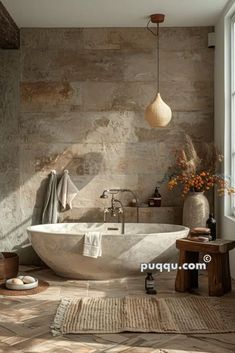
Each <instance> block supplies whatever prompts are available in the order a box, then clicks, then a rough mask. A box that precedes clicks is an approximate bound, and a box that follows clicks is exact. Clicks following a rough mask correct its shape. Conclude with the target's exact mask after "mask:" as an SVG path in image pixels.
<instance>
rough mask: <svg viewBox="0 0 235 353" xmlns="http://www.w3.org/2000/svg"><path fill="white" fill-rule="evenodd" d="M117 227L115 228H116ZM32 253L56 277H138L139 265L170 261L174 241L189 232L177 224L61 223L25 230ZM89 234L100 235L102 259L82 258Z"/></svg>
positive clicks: (174, 250)
mask: <svg viewBox="0 0 235 353" xmlns="http://www.w3.org/2000/svg"><path fill="white" fill-rule="evenodd" d="M115 228H116V229H115ZM27 231H28V234H29V238H30V240H31V243H32V246H33V248H34V250H35V251H36V252H37V254H38V255H39V257H40V258H41V259H42V260H43V261H44V262H45V263H46V264H47V265H48V266H49V267H50V268H51V269H52V270H54V271H55V272H56V273H57V274H58V275H60V276H62V277H67V278H77V279H96V280H101V279H110V278H118V277H128V276H133V275H134V276H136V275H138V274H140V273H141V272H140V264H141V263H148V262H170V261H171V260H172V259H173V258H174V255H175V254H176V249H175V241H176V239H179V238H183V237H185V236H187V234H188V231H189V229H188V228H186V227H183V226H179V225H170V224H151V223H126V224H125V234H124V235H122V234H121V224H120V223H60V224H45V225H36V226H31V227H29V228H28V229H27ZM88 231H100V232H101V233H102V257H99V258H97V259H94V258H90V257H86V256H83V255H82V251H83V237H84V234H85V233H86V232H88Z"/></svg>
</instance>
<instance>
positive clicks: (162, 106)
mask: <svg viewBox="0 0 235 353" xmlns="http://www.w3.org/2000/svg"><path fill="white" fill-rule="evenodd" d="M164 18H165V15H163V14H155V15H151V16H150V20H149V22H148V24H147V29H148V30H149V31H150V32H151V33H152V34H153V35H154V36H156V37H157V94H156V97H155V98H154V100H153V101H152V103H150V104H149V105H148V107H147V108H146V110H145V119H146V120H147V122H148V123H149V125H150V126H151V127H165V126H167V125H168V124H169V122H170V121H171V118H172V111H171V108H170V107H169V106H168V105H167V104H166V103H165V102H164V101H163V99H162V98H161V95H160V79H159V71H160V70H159V66H160V65H159V24H160V23H161V22H163V21H164ZM150 22H152V23H157V33H155V32H153V31H152V30H151V28H150V27H149V23H150Z"/></svg>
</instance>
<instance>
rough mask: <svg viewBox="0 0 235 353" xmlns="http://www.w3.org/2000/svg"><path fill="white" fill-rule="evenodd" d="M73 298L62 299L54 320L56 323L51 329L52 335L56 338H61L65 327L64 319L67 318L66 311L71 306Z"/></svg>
mask: <svg viewBox="0 0 235 353" xmlns="http://www.w3.org/2000/svg"><path fill="white" fill-rule="evenodd" d="M72 299H73V298H63V299H61V301H60V303H59V305H58V307H57V311H56V315H55V318H54V322H53V324H52V325H51V326H50V328H51V333H52V335H53V336H54V337H55V336H61V335H62V334H63V333H62V331H61V327H62V325H63V321H64V317H65V312H66V309H67V308H68V306H69V304H70V303H71V301H72Z"/></svg>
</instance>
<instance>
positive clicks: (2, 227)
mask: <svg viewBox="0 0 235 353" xmlns="http://www.w3.org/2000/svg"><path fill="white" fill-rule="evenodd" d="M19 79H20V53H19V51H17V50H0V210H1V222H0V250H4V249H8V248H12V246H15V245H17V244H20V243H21V241H22V238H23V235H22V230H21V223H22V219H21V210H20V169H19V142H20V141H19V126H18V122H19Z"/></svg>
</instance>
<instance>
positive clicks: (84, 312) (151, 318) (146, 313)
mask: <svg viewBox="0 0 235 353" xmlns="http://www.w3.org/2000/svg"><path fill="white" fill-rule="evenodd" d="M227 314H228V313H227ZM227 314H226V312H225V311H224V309H223V306H222V305H221V301H220V300H219V299H215V298H205V297H196V296H195V297H192V296H188V297H177V298H175V297H169V298H157V297H145V296H143V297H141V296H138V297H137V296H132V297H131V296H130V297H121V298H77V297H74V298H64V299H62V301H61V303H60V305H59V307H58V309H57V313H56V316H55V319H54V323H53V324H52V327H51V328H52V334H53V335H60V334H67V333H117V332H123V331H131V332H158V333H225V332H235V327H232V326H231V325H232V324H231V322H232V320H228V316H227Z"/></svg>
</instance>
